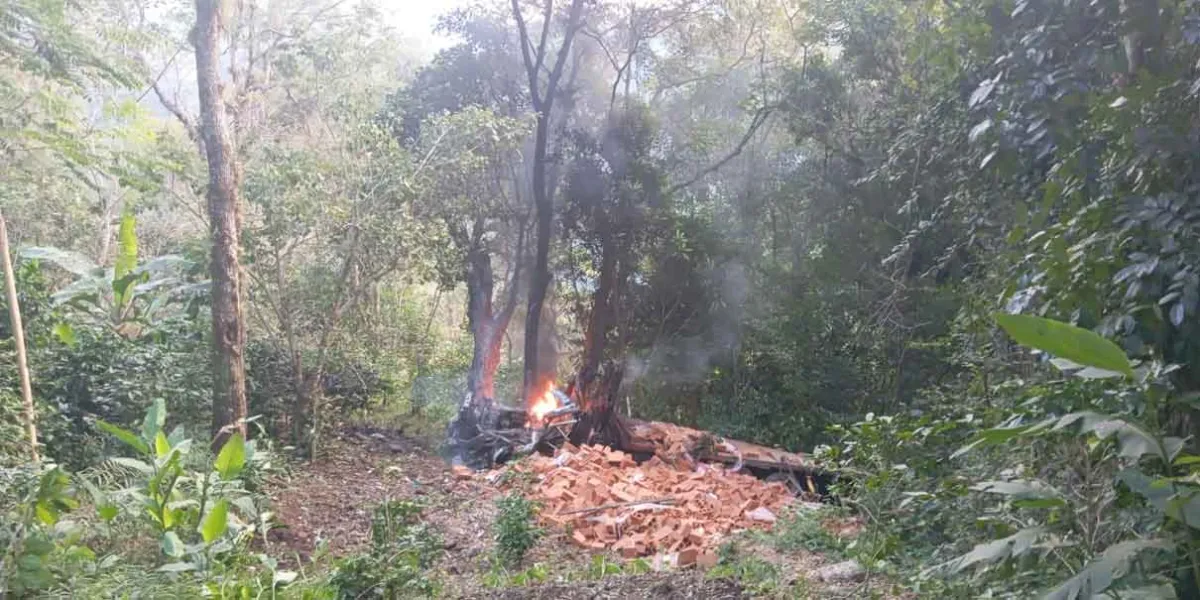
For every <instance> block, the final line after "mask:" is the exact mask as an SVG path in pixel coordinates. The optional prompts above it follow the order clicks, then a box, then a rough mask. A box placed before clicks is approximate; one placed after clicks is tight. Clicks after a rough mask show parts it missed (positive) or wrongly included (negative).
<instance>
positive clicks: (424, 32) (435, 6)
mask: <svg viewBox="0 0 1200 600" xmlns="http://www.w3.org/2000/svg"><path fill="white" fill-rule="evenodd" d="M464 4H466V0H379V1H378V5H379V7H380V9H381V10H382V11H383V14H384V15H385V18H386V19H387V20H388V24H389V25H391V26H393V27H395V28H396V29H397V31H399V32H400V33H401V34H403V35H404V37H407V38H410V39H412V40H414V41H416V42H417V43H418V44H420V46H421V49H422V50H423V51H424V52H425V53H426V54H427V55H432V54H433V53H434V52H437V51H438V50H440V49H442V48H445V47H446V46H448V45H450V44H451V43H453V41H454V40H453V39H452V38H449V37H446V36H444V35H437V34H435V33H434V32H433V27H434V25H436V24H437V18H438V16H439V15H441V14H443V13H446V12H449V11H451V10H454V9H455V8H458V7H459V6H462V5H464Z"/></svg>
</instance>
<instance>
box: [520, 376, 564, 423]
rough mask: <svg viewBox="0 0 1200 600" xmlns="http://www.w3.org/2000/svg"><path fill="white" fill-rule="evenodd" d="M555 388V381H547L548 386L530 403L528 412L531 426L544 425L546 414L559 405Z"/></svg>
mask: <svg viewBox="0 0 1200 600" xmlns="http://www.w3.org/2000/svg"><path fill="white" fill-rule="evenodd" d="M553 389H554V384H553V383H549V382H548V383H546V388H545V389H544V390H542V393H540V394H538V395H537V396H536V397H534V399H533V401H532V402H530V403H529V410H528V411H526V412H527V414H528V415H529V417H528V421H529V426H530V427H540V426H541V425H543V424H544V423H545V420H546V415H548V414H550V411H552V410H554V409H556V408H558V407H559V405H558V398H555V397H554V392H553V391H552V390H553Z"/></svg>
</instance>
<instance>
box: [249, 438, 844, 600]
mask: <svg viewBox="0 0 1200 600" xmlns="http://www.w3.org/2000/svg"><path fill="white" fill-rule="evenodd" d="M498 494H499V492H498V491H497V490H496V489H495V488H494V487H493V486H492V485H490V484H488V483H487V482H486V481H484V480H483V478H480V477H476V478H469V479H464V478H460V477H456V476H455V474H454V473H453V472H452V471H451V470H450V468H449V466H448V465H447V464H446V462H445V461H444V460H443V459H442V457H440V456H438V455H437V454H436V452H433V451H431V450H430V449H429V448H427V447H425V446H424V445H422V444H421V443H418V442H416V441H414V440H412V439H410V438H406V437H404V436H403V435H401V434H399V433H397V432H395V431H392V430H386V429H379V428H373V427H350V428H346V429H343V430H342V431H341V432H339V433H338V434H336V435H335V436H333V439H331V440H329V442H328V443H327V444H326V451H325V453H324V455H323V456H322V457H321V458H320V459H318V460H316V461H313V462H310V463H300V464H297V465H295V466H294V468H293V469H292V472H291V473H290V474H289V476H287V477H282V478H280V479H279V480H277V481H275V482H274V483H273V485H272V487H271V491H270V496H271V499H272V509H273V510H274V511H275V515H276V521H277V522H278V523H279V524H280V528H278V529H276V530H273V532H272V533H271V535H270V536H268V539H269V542H270V544H271V545H272V546H274V547H273V548H272V550H273V551H274V553H275V554H276V555H278V556H284V557H285V560H287V558H286V557H291V561H293V562H294V561H300V562H306V561H308V560H310V559H313V558H314V557H315V558H317V559H328V558H336V557H340V556H345V555H348V554H352V553H354V552H357V551H360V550H365V549H367V548H368V547H369V545H370V535H371V534H370V521H371V510H372V508H373V507H374V506H376V505H378V504H380V503H382V502H384V501H385V500H389V499H393V500H395V499H404V500H416V501H419V502H420V503H422V504H423V505H424V506H425V507H426V509H425V512H424V513H423V520H424V521H425V522H426V523H429V524H430V525H432V526H433V527H434V528H436V529H437V530H438V533H439V535H440V536H441V538H442V540H443V542H444V550H443V556H442V557H441V560H439V561H438V563H437V565H436V567H435V568H436V569H437V570H438V571H439V573H438V576H439V577H438V578H439V580H440V581H441V583H442V585H443V589H442V592H443V594H444V595H445V596H447V597H450V598H509V599H530V600H534V599H550V598H554V599H559V598H561V599H567V600H570V599H575V598H595V599H607V598H677V599H684V598H713V599H726V598H743V597H750V594H749V593H747V592H745V591H744V590H743V589H742V588H741V586H739V584H738V583H736V582H733V581H729V580H724V579H715V578H710V577H705V576H704V574H703V573H698V572H696V571H695V570H676V571H664V572H652V573H647V574H643V575H629V576H624V575H619V576H608V577H605V578H603V579H600V580H582V579H581V577H580V574H582V573H586V571H587V568H588V565H589V564H590V563H591V561H592V560H593V554H595V553H589V552H588V551H586V550H584V549H582V548H580V547H578V546H576V545H574V544H572V543H570V541H569V540H568V538H567V535H566V534H565V533H564V532H557V531H548V532H547V535H546V536H545V537H544V538H543V539H542V540H541V541H540V542H539V543H538V545H537V546H536V547H535V548H534V549H533V550H532V551H531V553H530V556H529V562H530V564H533V563H537V562H541V563H542V564H544V565H545V566H546V567H547V571H548V574H547V575H548V576H547V578H546V581H547V583H544V584H541V585H536V586H530V587H522V588H509V589H503V590H496V589H489V588H486V587H484V585H483V581H484V576H485V574H486V573H487V572H488V570H489V562H488V557H489V553H490V552H491V550H492V547H493V544H492V523H493V521H494V520H495V516H496V508H495V499H496V497H497V495H498ZM319 546H325V548H326V550H327V551H326V552H324V553H318V552H317V548H318V547H319ZM281 547H282V548H281ZM281 550H282V551H281ZM753 551H754V552H755V553H756V554H758V553H759V552H762V553H763V556H762V558H765V559H768V560H771V561H772V562H776V561H778V562H777V564H779V565H780V570H781V571H782V572H783V573H785V574H786V575H787V577H788V578H789V579H792V578H796V579H799V578H803V577H804V576H805V574H806V573H811V572H814V571H815V570H816V569H817V568H819V567H820V566H822V565H827V564H829V563H830V561H829V560H827V559H826V558H824V557H822V556H819V555H815V554H808V553H801V554H798V555H795V556H793V555H791V554H789V555H788V556H782V555H779V554H777V553H772V552H771V551H770V550H769V549H767V548H763V549H754V550H753ZM613 560H614V561H618V562H619V559H617V558H615V557H614V558H613ZM847 593H850V594H851V595H846V594H847ZM808 597H810V598H835V597H853V593H852V590H836V589H832V588H830V589H827V590H824V591H817V592H816V593H810V594H809V596H808Z"/></svg>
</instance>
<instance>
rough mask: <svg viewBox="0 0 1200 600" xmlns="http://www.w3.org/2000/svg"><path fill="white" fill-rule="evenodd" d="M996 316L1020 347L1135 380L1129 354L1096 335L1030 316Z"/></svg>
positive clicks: (1085, 330) (998, 314) (997, 320)
mask: <svg viewBox="0 0 1200 600" xmlns="http://www.w3.org/2000/svg"><path fill="white" fill-rule="evenodd" d="M994 316H995V319H996V323H998V324H999V325H1000V327H1002V328H1003V329H1004V331H1006V332H1007V333H1008V335H1009V336H1011V337H1012V339H1014V340H1016V342H1017V343H1019V344H1022V345H1024V346H1029V347H1031V348H1036V349H1038V350H1041V351H1043V352H1046V353H1047V354H1052V355H1054V356H1057V357H1059V358H1065V359H1067V360H1069V361H1072V362H1075V363H1078V364H1080V365H1083V366H1086V367H1095V368H1096V369H1103V370H1105V371H1115V372H1117V373H1121V374H1123V375H1125V376H1127V377H1133V369H1132V368H1131V367H1130V366H1129V358H1128V357H1126V356H1125V352H1124V351H1122V350H1121V348H1120V347H1119V346H1117V345H1116V344H1114V343H1112V342H1111V341H1109V340H1106V339H1104V338H1103V337H1101V336H1100V335H1099V334H1097V333H1096V332H1094V331H1088V330H1087V329H1082V328H1079V327H1075V326H1074V325H1068V324H1067V323H1062V322H1059V321H1054V320H1051V319H1044V318H1042V317H1034V316H1030V315H1011V314H1007V313H996V314H995V315H994Z"/></svg>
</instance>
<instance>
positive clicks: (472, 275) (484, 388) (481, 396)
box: [467, 231, 525, 408]
mask: <svg viewBox="0 0 1200 600" xmlns="http://www.w3.org/2000/svg"><path fill="white" fill-rule="evenodd" d="M524 239H525V235H524V232H523V231H522V233H521V237H520V241H518V243H517V257H516V259H515V261H514V265H513V273H512V277H511V278H510V279H509V282H508V298H507V300H506V301H505V304H504V307H503V308H502V309H501V310H500V312H498V313H497V312H495V307H494V304H493V300H492V295H493V291H494V284H493V274H492V257H491V254H490V253H489V252H488V251H487V250H486V249H484V248H476V249H474V250H472V251H471V253H470V255H469V256H468V258H467V260H468V267H467V318H468V320H469V322H470V327H471V335H472V336H473V337H474V339H475V344H474V352H473V353H472V356H471V369H470V371H468V372H467V389H468V390H469V392H470V402H471V404H474V405H475V406H476V407H477V408H486V407H487V406H490V405H491V403H492V400H493V399H494V398H495V397H496V371H497V370H498V369H499V368H500V356H501V353H502V352H501V351H502V349H503V347H504V333H505V332H506V331H508V324H509V322H510V321H512V316H513V312H514V311H515V310H516V307H517V294H518V287H519V286H518V282H519V281H520V275H521V260H522V254H523V246H524Z"/></svg>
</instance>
